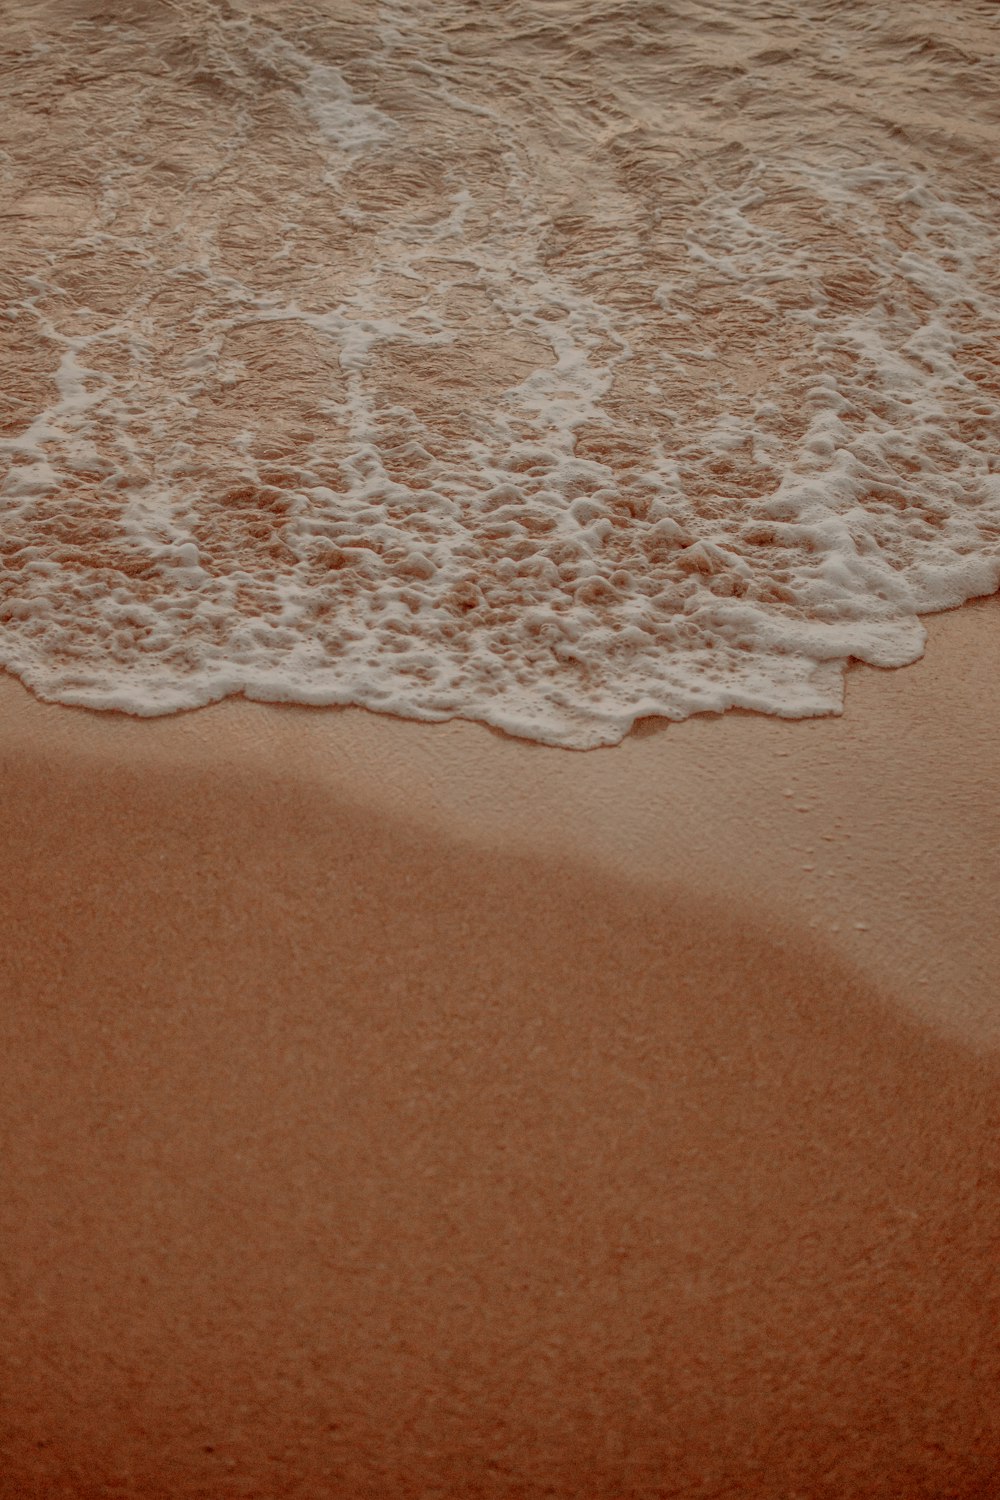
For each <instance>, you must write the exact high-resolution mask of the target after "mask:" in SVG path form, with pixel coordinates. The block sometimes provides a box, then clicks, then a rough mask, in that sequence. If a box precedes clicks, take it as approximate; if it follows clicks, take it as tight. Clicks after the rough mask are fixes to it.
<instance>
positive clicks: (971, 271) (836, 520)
mask: <svg viewBox="0 0 1000 1500" xmlns="http://www.w3.org/2000/svg"><path fill="white" fill-rule="evenodd" d="M556 9H558V14H557V13H556ZM556 9H553V10H551V12H550V11H549V10H548V9H547V8H546V7H545V6H542V5H539V4H537V3H536V4H529V3H527V0H523V3H521V0H518V3H504V4H498V5H497V6H495V7H492V6H491V7H483V6H479V5H473V4H472V3H471V0H444V3H443V4H442V5H440V6H436V7H428V6H423V5H417V4H405V3H397V4H394V5H386V6H382V7H379V14H378V22H377V24H375V22H373V21H369V20H367V19H365V17H364V16H361V18H360V19H359V18H355V19H350V18H346V19H345V18H341V19H333V18H331V16H330V15H329V13H328V10H327V9H326V8H324V7H322V6H319V5H315V6H313V5H308V4H293V5H289V6H279V5H278V4H277V3H274V4H271V5H264V4H261V5H255V6H254V8H253V16H252V17H251V16H249V15H248V14H246V13H245V7H240V6H237V5H232V6H221V7H214V6H212V7H209V6H207V5H205V4H203V3H201V0H178V3H177V4H175V5H172V6H169V7H167V6H164V5H161V4H156V3H152V0H149V3H139V0H136V3H134V4H132V5H130V6H128V7H125V8H124V11H123V10H122V9H121V8H116V7H111V6H106V5H102V4H100V3H98V0H93V3H80V4H78V5H76V6H69V7H67V6H65V5H56V4H54V3H38V4H36V5H35V6H34V7H31V6H28V7H25V8H24V9H23V19H22V20H21V21H20V23H19V26H18V27H15V28H14V31H13V33H12V36H11V37H9V38H8V40H7V43H6V45H7V46H8V49H9V51H10V52H11V54H12V56H13V59H14V63H13V65H12V66H11V67H10V68H9V69H8V70H7V72H6V74H5V79H6V81H5V83H4V85H3V91H4V95H5V101H6V108H5V111H4V114H3V124H2V125H0V128H2V129H5V130H6V132H7V137H8V138H7V141H6V144H5V150H6V156H5V157H4V168H3V170H4V173H5V179H6V184H5V185H6V192H7V194H8V196H10V197H11V200H12V201H13V202H14V203H15V204H16V205H17V208H16V212H17V218H16V219H15V221H14V223H15V228H14V235H13V250H12V253H11V255H10V257H9V267H8V270H7V271H6V272H5V273H4V278H3V291H2V295H3V304H2V306H3V317H2V321H0V361H2V371H3V375H4V381H5V384H6V386H7V390H8V397H9V399H8V400H7V403H6V408H5V411H4V423H3V430H2V431H3V435H2V438H0V461H2V466H3V467H2V477H0V663H2V664H3V666H5V667H6V668H7V669H8V670H9V671H11V672H14V673H16V674H17V675H18V676H19V677H21V678H22V679H23V681H24V682H26V683H27V684H28V685H29V686H30V687H32V688H33V689H34V690H35V691H36V692H37V693H39V694H40V695H41V696H43V697H45V698H49V699H54V700H57V701H60V702H65V703H74V704H82V705H87V706H90V707H96V708H109V709H110V708H114V709H122V710H125V711H127V712H130V713H134V714H162V713H169V712H172V711H174V710H177V709H182V708H189V707H194V706H197V705H200V704H205V703H208V702H211V701H214V700H217V699H219V698H222V697H224V696H226V695H229V694H234V693H243V694H245V695H247V696H248V697H251V698H256V699H268V700H286V701H294V702H305V703H312V704H333V703H338V704H346V703H355V704H363V705H365V706H367V707H369V708H372V709H377V710H382V711H389V712H393V713H397V714H401V715H404V716H408V717H416V718H422V719H444V718H449V717H453V716H462V717H466V718H472V719H477V720H480V721H482V722H485V723H488V724H491V725H494V726H496V727H498V728H501V729H504V730H506V731H508V732H509V733H512V734H515V735H523V736H528V737H531V738H533V739H536V740H541V741H545V742H547V743H551V744H559V745H565V746H572V747H577V748H584V747H589V746H594V745H600V744H610V743H614V742H616V741H618V740H620V739H621V738H622V737H623V736H624V735H625V734H626V733H627V732H628V730H629V729H630V727H631V725H632V724H633V723H634V722H635V720H636V719H637V718H639V717H642V716H647V715H659V716H663V717H666V718H672V719H679V718H683V717H685V716H686V715H689V714H691V713H695V712H699V711H706V710H710V711H721V710H724V709H727V708H730V707H734V706H738V707H743V708H750V709H757V710H760V711H763V712H767V713H772V714H779V715H783V716H787V717H801V716H807V715H813V714H826V713H836V712H838V711H839V709H840V707H841V705H842V698H843V675H844V668H845V665H846V663H847V661H848V660H849V659H851V658H856V659H859V660H862V661H866V662H870V663H873V664H875V665H878V666H883V667H895V666H901V665H904V664H906V663H908V662H912V661H913V660H915V659H916V658H917V657H918V656H919V655H920V653H921V650H922V648H923V642H924V630H923V627H922V625H921V623H920V619H919V617H920V615H922V614H925V613H928V612H930V611H934V610H939V609H944V608H949V607H952V606H954V605H957V604H960V603H962V602H963V601H964V600H966V599H968V598H970V597H972V596H974V595H980V594H986V593H990V592H993V591H994V590H996V589H997V588H998V586H1000V462H998V453H1000V449H998V437H1000V376H998V371H997V361H996V354H995V351H996V348H997V338H998V335H1000V287H998V277H997V272H996V222H997V220H996V213H997V209H998V207H1000V204H998V197H997V193H996V189H995V186H994V184H993V180H992V178H991V176H990V173H989V171H988V170H987V169H986V166H985V165H984V162H986V161H987V160H992V158H991V157H990V158H987V157H986V156H984V148H983V147H982V132H983V130H984V129H985V128H986V126H984V125H983V120H986V125H988V124H989V121H988V119H987V116H988V114H989V110H988V103H987V101H988V98H989V93H988V91H987V90H985V89H984V88H983V86H982V73H981V70H980V68H979V65H978V64H975V63H973V62H972V61H969V60H968V59H967V60H966V62H964V63H963V62H961V61H957V62H956V61H955V60H954V59H945V60H944V61H940V60H934V61H932V62H931V63H926V62H924V63H921V66H922V67H924V69H925V73H926V75H927V76H926V77H924V76H923V75H920V76H921V77H923V84H922V87H923V88H924V91H925V93H927V92H928V91H929V92H930V94H931V95H933V94H934V90H935V89H937V91H938V94H939V95H940V96H941V98H943V99H945V100H947V99H948V98H949V96H950V97H951V98H952V100H953V101H954V102H955V103H956V105H957V103H958V101H959V100H964V102H965V117H964V119H963V120H953V121H952V124H951V135H950V136H949V135H948V134H947V132H943V131H935V129H934V128H933V127H934V119H935V116H934V110H933V108H932V105H931V104H928V103H926V102H925V107H924V113H923V119H924V122H925V123H924V125H923V127H922V128H918V127H917V126H916V125H915V124H914V123H913V120H912V119H911V116H910V114H908V112H907V111H908V109H909V104H908V99H909V91H908V89H907V86H906V78H905V71H900V70H898V69H897V70H896V71H893V69H894V67H895V64H894V63H891V62H887V61H886V57H885V55H883V53H881V52H880V51H879V45H880V37H879V33H878V30H877V27H874V23H873V22H872V21H871V18H870V16H869V17H867V19H866V17H865V16H864V15H862V13H861V11H859V10H858V9H857V8H856V7H850V6H845V7H844V8H843V14H842V15H841V17H840V18H839V19H838V18H836V17H834V18H830V17H829V16H828V15H827V14H826V11H825V9H824V8H823V7H819V9H817V10H816V16H810V15H807V14H806V12H809V11H810V6H809V5H805V6H804V7H803V15H802V16H800V17H798V18H789V17H788V16H787V15H783V13H782V11H781V8H780V7H779V6H777V5H774V6H773V7H768V6H767V5H763V6H758V7H755V8H754V15H753V17H752V18H749V19H747V18H742V13H740V14H737V9H736V8H735V7H733V8H731V13H730V14H728V15H725V14H723V13H722V12H720V10H719V8H718V7H716V6H710V5H708V4H698V3H690V4H688V5H687V6H685V7H681V8H680V9H679V10H678V14H677V15H676V16H673V17H671V18H668V17H666V16H665V14H664V12H663V9H662V8H661V7H659V6H656V5H653V4H648V5H643V4H639V5H636V6H632V7H628V8H627V10H626V9H623V8H621V7H614V6H612V7H607V6H603V7H601V6H597V5H596V4H591V3H589V0H580V3H579V4H578V5H576V6H569V7H559V8H556ZM813 9H815V7H813ZM373 10H374V7H373ZM820 12H822V15H821V14H820ZM346 14H347V13H346V12H345V16H346ZM351 14H352V15H353V12H352V13H351ZM886 24H887V23H886ZM918 42H919V37H916V38H915V39H914V42H913V45H914V47H916V46H917V44H918ZM779 43H780V45H779ZM897 50H899V48H898V47H897ZM902 53H903V59H902V61H903V63H905V60H906V47H905V46H904V47H903V48H902ZM921 56H922V57H923V56H924V53H921ZM911 60H912V59H911ZM876 67H877V68H878V69H880V70H881V71H880V72H879V73H878V78H879V80H880V92H878V93H877V94H876V93H875V92H874V87H873V88H872V91H871V92H870V93H867V94H866V91H865V88H864V84H865V76H866V69H868V70H869V71H870V70H871V69H873V68H876ZM927 70H930V71H927ZM935 70H936V71H935ZM872 76H873V77H874V74H873V75H872ZM804 79H805V80H806V82H807V84H808V87H807V86H805V84H804V81H803V80H804ZM869 81H870V80H869ZM911 81H912V80H911ZM949 91H950V93H949ZM934 97H935V98H936V97H937V95H934ZM977 101H979V102H977ZM43 106H44V109H45V118H46V120H47V121H48V123H47V125H46V128H45V129H39V128H37V127H36V123H35V122H36V121H37V120H38V119H39V118H40V114H39V112H40V111H41V110H42V109H43ZM927 122H929V123H927Z"/></svg>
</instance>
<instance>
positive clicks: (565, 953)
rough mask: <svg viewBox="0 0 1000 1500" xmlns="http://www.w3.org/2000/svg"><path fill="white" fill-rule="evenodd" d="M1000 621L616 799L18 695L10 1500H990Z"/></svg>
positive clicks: (614, 762)
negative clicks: (832, 714)
mask: <svg viewBox="0 0 1000 1500" xmlns="http://www.w3.org/2000/svg"><path fill="white" fill-rule="evenodd" d="M998 620H1000V599H998V598H993V599H987V600H983V601H979V602H977V603H975V604H971V605H966V606H964V607H963V609H962V610H959V611H956V612H954V613H952V614H948V615H943V616H940V617H934V618H932V619H930V620H929V621H928V626H929V634H930V639H929V642H928V648H927V654H926V656H925V658H924V659H923V661H922V662H920V663H918V664H916V665H915V666H914V667H911V668H906V669H901V670H898V671H895V672H892V673H884V672H876V671H874V670H873V669H866V668H856V669H852V671H851V672H850V673H849V677H848V698H847V708H846V712H845V715H844V717H843V718H841V719H817V720H805V721H786V720H772V719H765V718H763V717H760V716H756V715H734V714H731V715H727V716H725V717H723V718H716V717H714V716H713V717H703V718H701V719H692V720H687V721H684V723H682V724H679V725H675V724H671V725H665V726H663V727H662V728H660V727H656V726H646V727H644V729H642V730H641V731H639V732H638V733H637V734H636V735H634V736H633V737H632V738H631V739H630V740H628V741H626V742H625V743H624V744H623V745H622V746H619V747H616V748H615V749H613V750H599V751H592V752H588V753H587V754H586V755H581V754H573V755H566V754H563V753H561V752H560V751H558V750H545V749H540V748H539V747H535V746H531V745H526V744H524V743H522V742H519V741H513V740H509V739H506V738H504V737H501V736H499V735H497V734H493V733H490V732H489V731H484V730H482V729H480V728H479V727H478V726H475V725H471V724H466V723H457V722H456V723H452V724H446V725H424V724H419V723H415V722H412V721H402V720H394V719H390V718H383V717H381V716H375V715H371V714H367V713H365V712H364V711H363V710H342V711H335V710H334V711H331V710H321V709H299V708H294V707H284V706H267V705H259V704H249V703H246V702H240V701H235V700H228V701H227V702H225V703H223V704H220V705H217V706H215V707H213V708H209V709H203V710H199V711H197V712H194V713H191V714H189V715H183V716H177V717H174V718H169V719H157V720H129V719H125V718H123V717H120V716H111V715H102V714H94V713H90V712H88V711H85V710H78V709H76V710H67V709H65V708H61V707H59V706H53V705H47V704H44V703H40V702H39V701H38V700H36V699H34V698H32V697H31V695H30V694H28V693H27V691H26V690H25V689H23V688H22V687H21V685H20V684H18V683H16V682H14V681H12V680H11V679H3V680H2V681H0V706H2V713H0V726H2V727H0V766H2V774H3V780H4V791H5V799H4V800H5V807H6V810H7V833H8V841H7V858H6V880H5V882H4V884H3V888H2V891H0V934H2V945H0V983H2V988H3V991H4V993H5V994H6V996H7V997H8V1003H7V1006H6V1008H5V1015H4V1025H5V1038H4V1049H3V1055H4V1059H5V1060H4V1064H3V1068H4V1076H3V1080H2V1082H3V1087H2V1089H0V1101H2V1103H0V1128H2V1131H3V1136H4V1140H5V1142H6V1143H7V1144H6V1145H5V1159H6V1161H7V1164H8V1176H7V1181H8V1192H7V1194H6V1195H5V1198H6V1202H5V1206H4V1210H3V1214H4V1222H3V1225H2V1233H0V1238H2V1241H3V1243H4V1245H5V1247H6V1254H5V1270H6V1278H5V1280H6V1284H5V1289H4V1295H3V1301H2V1308H3V1312H2V1316H3V1320H4V1324H5V1331H4V1338H3V1340H2V1341H0V1345H2V1346H3V1347H4V1348H5V1350H6V1352H5V1353H3V1354H0V1379H2V1382H3V1385H4V1386H5V1388H6V1389H7V1390H8V1392H10V1393H12V1394H11V1396H10V1397H9V1398H8V1400H7V1402H6V1403H5V1407H6V1411H5V1415H4V1417H3V1418H2V1420H0V1456H2V1459H3V1463H2V1466H0V1467H2V1469H3V1471H4V1473H5V1475H6V1477H5V1478H0V1496H3V1497H4V1500H6V1497H7V1496H8V1495H9V1496H11V1497H13V1496H14V1495H17V1496H18V1497H19V1500H20V1497H36V1496H37V1497H38V1500H42V1497H47V1496H50V1495H53V1494H58V1493H63V1494H72V1495H74V1496H77V1495H79V1496H83V1497H87V1500H90V1497H94V1500H96V1497H98V1496H101V1497H105V1496H110V1495H115V1496H118V1495H122V1496H125V1495H128V1496H141V1497H143V1500H147V1497H149V1500H152V1497H160V1496H162V1497H163V1500H168V1497H173V1496H175V1495H177V1494H191V1495H198V1496H205V1497H211V1500H214V1497H215V1496H220V1497H221V1496H227V1497H229V1496H232V1495H239V1496H246V1497H247V1500H249V1497H251V1496H262V1495H267V1496H271V1495H274V1496H278V1495H292V1494H302V1495H310V1496H313V1495H315V1496H326V1495H330V1496H336V1497H338V1500H341V1497H343V1500H354V1497H359V1500H360V1497H361V1496H369V1495H375V1494H378V1495H383V1494H384V1495H387V1496H392V1497H393V1500H396V1497H408V1496H413V1497H417V1496H424V1495H427V1494H430V1493H435V1494H438V1495H441V1496H444V1497H449V1500H450V1497H451V1496H455V1497H456V1500H457V1497H459V1496H462V1497H466V1496H475V1497H478V1496H483V1497H486V1496H505V1497H510V1500H514V1497H515V1496H517V1497H521V1496H531V1497H534V1496H536V1495H537V1496H541V1495H543V1494H548V1495H555V1496H560V1497H561V1496H566V1497H569V1496H571V1495H572V1496H575V1495H579V1494H581V1493H586V1494H588V1495H590V1494H593V1495H594V1496H599V1497H608V1500H611V1497H614V1500H621V1497H625V1496H628V1497H632V1496H635V1497H639V1496H642V1497H647V1496H648V1497H653V1496H656V1495H660V1494H663V1493H665V1492H666V1491H668V1490H669V1489H670V1488H671V1487H676V1488H677V1489H679V1490H681V1491H683V1492H685V1493H691V1494H697V1495H703V1496H706V1497H708V1496H715V1495H717V1494H718V1495H722V1494H723V1493H733V1492H735V1493H738V1494H741V1495H744V1494H745V1495H747V1496H751V1497H755V1500H756V1497H761V1500H765V1497H766V1500H772V1497H773V1500H778V1497H787V1495H788V1494H790V1493H795V1492H798V1493H802V1494H803V1495H808V1496H809V1497H810V1500H813V1497H816V1500H827V1497H829V1500H871V1497H873V1496H884V1497H887V1500H897V1497H898V1500H903V1497H904V1496H905V1497H906V1500H911V1497H918V1496H927V1497H928V1500H930V1497H931V1496H938V1495H941V1494H943V1493H948V1494H949V1495H952V1494H954V1495H956V1496H963V1497H969V1500H985V1496H986V1495H987V1494H988V1493H989V1485H990V1484H991V1483H992V1479H993V1476H994V1475H995V1472H996V1468H997V1465H998V1462H1000V1424H998V1420H997V1416H996V1410H995V1401H994V1399H993V1397H994V1396H995V1392H996V1389H997V1388H998V1384H1000V1355H998V1353H997V1350H996V1347H995V1336H994V1334H995V1327H996V1321H997V1316H998V1312H1000V1275H998V1272H997V1264H998V1261H997V1250H998V1245H997V1236H996V1229H995V1202H996V1185H997V1178H998V1170H1000V1160H998V1153H997V1147H996V1140H997V1127H998V1125H1000V1113H998V1107H997V1104H996V1100H997V1098H998V1097H1000V1092H998V1087H997V1085H998V1083H1000V1016H998V1014H997V1009H998V1007H997V1004H996V985H995V975H996V972H997V961H998V959H1000V934H998V933H997V930H996V923H995V920H994V907H995V891H996V880H997V875H998V873H1000V871H998V855H997V847H996V845H997V840H996V836H995V834H996V824H995V817H994V818H993V820H992V822H991V817H990V814H991V811H992V802H991V796H992V794H991V788H992V786H993V785H994V784H995V780H996V775H995V773H996V771H997V770H998V769H1000V749H998V747H1000V695H998V694H997V693H996V691H995V683H996V681H997V680H998V676H997V668H998V667H1000V638H998V637H1000V633H998V632H997V629H996V626H997V623H998ZM809 865H811V866H812V869H806V868H804V867H805V866H809ZM831 872H832V873H831ZM862 922H863V923H864V924H865V925H864V926H856V925H855V924H856V923H862Z"/></svg>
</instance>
